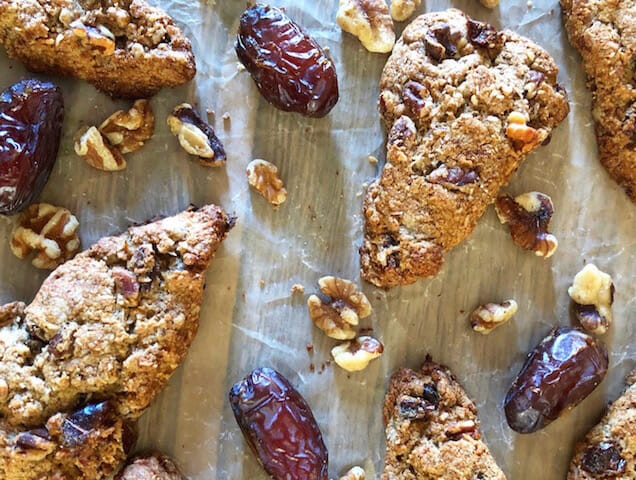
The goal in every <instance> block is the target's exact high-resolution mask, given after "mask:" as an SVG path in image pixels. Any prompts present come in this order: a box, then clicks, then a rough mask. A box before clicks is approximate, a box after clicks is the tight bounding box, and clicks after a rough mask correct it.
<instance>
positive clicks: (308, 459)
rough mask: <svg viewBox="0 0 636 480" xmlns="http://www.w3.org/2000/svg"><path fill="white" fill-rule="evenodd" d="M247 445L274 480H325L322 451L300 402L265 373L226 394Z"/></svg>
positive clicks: (271, 373)
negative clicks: (228, 396)
mask: <svg viewBox="0 0 636 480" xmlns="http://www.w3.org/2000/svg"><path fill="white" fill-rule="evenodd" d="M230 404H231V405H232V410H233V412H234V416H235V417H236V421H237V422H238V424H239V427H241V430H242V431H243V435H244V436H245V439H246V440H247V443H248V444H249V446H250V447H251V449H252V450H253V451H254V453H255V454H256V455H257V457H258V460H259V461H260V462H261V464H262V465H263V467H264V468H265V470H266V471H267V473H269V474H270V475H271V476H272V477H273V478H274V479H275V480H326V479H327V460H328V455H327V448H326V447H325V444H324V442H323V440H322V434H321V433H320V429H319V428H318V424H317V423H316V420H315V418H314V415H313V414H312V413H311V409H310V408H309V405H308V404H307V402H306V401H305V399H304V398H303V397H302V396H301V395H300V393H298V391H296V389H294V387H292V386H291V384H290V383H289V381H288V380H287V379H286V378H285V377H283V376H282V375H281V374H280V373H278V372H277V371H275V370H272V369H271V368H257V369H256V370H254V371H253V372H252V373H250V374H249V375H248V376H247V377H245V378H244V379H243V380H242V381H240V382H238V383H237V384H235V385H234V386H233V387H232V389H231V390H230Z"/></svg>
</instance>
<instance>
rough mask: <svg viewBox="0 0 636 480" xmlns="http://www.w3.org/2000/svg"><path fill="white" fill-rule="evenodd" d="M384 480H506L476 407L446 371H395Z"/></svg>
mask: <svg viewBox="0 0 636 480" xmlns="http://www.w3.org/2000/svg"><path fill="white" fill-rule="evenodd" d="M383 419H384V424H385V425H386V438H387V440H386V460H385V468H384V473H383V474H382V480H416V479H429V480H433V479H436V478H439V479H444V480H475V479H480V480H495V479H496V480H505V478H506V477H505V476H504V474H503V472H502V471H501V469H500V468H499V467H498V466H497V463H496V462H495V459H494V458H493V457H492V455H491V454H490V451H489V450H488V447H487V446H486V444H485V443H484V442H483V441H482V440H481V432H480V429H479V419H478V418H477V408H476V407H475V404H474V403H473V401H472V400H471V399H470V398H468V396H467V395H466V392H465V391H464V389H463V388H462V387H461V385H460V384H459V383H458V382H457V380H456V379H455V377H454V375H453V374H452V373H451V372H450V370H448V369H447V368H446V367H443V366H441V365H438V364H437V363H435V362H433V361H432V360H431V359H430V357H429V358H427V359H426V362H424V365H422V368H421V369H420V371H418V372H416V371H413V370H410V369H408V368H402V369H400V370H398V371H396V372H395V373H394V374H393V375H392V376H391V379H390V380H389V387H388V389H387V393H386V397H385V400H384V411H383Z"/></svg>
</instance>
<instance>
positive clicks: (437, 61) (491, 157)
mask: <svg viewBox="0 0 636 480" xmlns="http://www.w3.org/2000/svg"><path fill="white" fill-rule="evenodd" d="M557 71H558V69H557V66H556V64H555V63H554V60H553V59H552V58H551V57H550V55H549V54H548V53H547V52H546V51H545V50H543V49H542V48H541V47H539V46H538V45H536V44H535V43H533V42H532V41H530V40H528V39H526V38H523V37H520V36H519V35H517V34H515V33H514V32H511V31H508V30H505V31H503V32H497V31H495V30H494V29H493V28H492V27H490V26H489V25H486V24H483V23H481V22H474V21H472V20H471V19H469V17H467V16H466V15H465V14H464V13H462V12H461V11H459V10H456V9H450V10H446V11H442V12H436V13H428V14H425V15H421V16H420V17H418V18H416V19H415V20H414V21H413V22H412V23H411V24H410V25H409V26H408V27H407V28H406V29H405V30H404V33H403V34H402V37H401V38H400V40H399V41H398V43H397V44H396V46H395V48H394V49H393V54H392V55H391V57H390V58H389V60H388V62H387V64H386V66H385V67H384V72H383V74H382V79H381V83H380V88H381V94H380V114H381V117H382V119H383V121H384V123H385V124H386V128H387V130H388V131H389V138H388V145H387V162H386V164H385V166H384V168H383V170H382V173H381V175H380V178H379V179H378V180H376V181H375V182H374V183H373V184H372V185H371V186H370V187H369V189H368V191H367V194H366V197H365V201H364V220H365V228H364V243H363V245H362V248H361V251H360V253H361V269H362V276H363V278H365V279H366V280H367V281H369V282H371V283H373V284H375V285H376V286H379V287H383V288H389V287H393V286H396V285H405V284H410V283H413V282H415V281H416V280H418V279H419V278H422V277H430V276H433V275H435V274H437V272H438V271H439V269H440V268H441V265H442V262H443V254H444V252H446V251H448V250H449V249H451V248H452V247H454V246H455V245H457V244H458V243H459V242H461V241H462V240H463V239H465V238H466V237H467V236H468V235H469V234H470V233H471V232H472V230H473V229H474V228H475V226H476V224H477V221H478V220H479V218H480V217H481V216H482V214H483V213H484V211H485V210H486V208H487V206H488V205H490V204H491V203H492V202H493V201H494V200H495V198H496V195H497V192H498V191H499V189H500V187H501V186H502V185H505V184H506V183H508V181H509V180H510V177H511V176H512V174H513V173H514V172H515V170H516V169H517V168H518V167H519V165H520V163H521V161H522V160H523V159H524V158H525V156H526V155H527V153H529V152H530V151H532V150H534V149H535V148H538V147H539V146H540V145H541V144H542V143H543V142H546V141H548V140H549V138H550V134H551V131H552V129H553V128H554V127H556V126H557V125H558V124H559V123H560V122H561V121H562V120H563V119H564V118H565V117H566V116H567V113H568V111H569V107H568V103H567V96H566V94H565V92H564V90H563V89H562V88H561V87H560V86H559V85H558V84H557V83H556V77H557ZM513 121H514V122H519V121H521V122H522V123H521V124H519V123H515V124H514V125H512V123H513ZM524 122H525V123H524ZM511 125H512V126H511ZM513 128H514V129H515V131H512V129H513ZM510 135H513V136H514V137H516V138H512V137H511V136H510Z"/></svg>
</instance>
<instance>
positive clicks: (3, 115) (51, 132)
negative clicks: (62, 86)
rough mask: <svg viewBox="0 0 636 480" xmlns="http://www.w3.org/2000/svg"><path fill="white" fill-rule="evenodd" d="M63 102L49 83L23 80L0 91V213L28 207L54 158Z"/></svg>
mask: <svg viewBox="0 0 636 480" xmlns="http://www.w3.org/2000/svg"><path fill="white" fill-rule="evenodd" d="M63 119H64V101H63V99H62V93H61V92H60V90H59V89H58V88H57V87H56V86H55V85H53V84H52V83H48V82H40V81H39V80H22V81H21V82H18V83H16V84H14V85H12V86H11V87H9V88H8V89H6V90H5V91H4V92H2V94H0V213H2V214H11V213H15V212H18V211H20V210H22V209H23V208H25V207H27V206H28V205H29V203H31V202H32V201H33V200H34V199H35V198H36V197H37V196H38V195H39V194H40V192H41V191H42V189H43V188H44V185H46V182H47V181H48V179H49V175H50V174H51V170H53V166H54V165H55V160H56V159H57V150H58V148H59V145H60V135H61V133H62V121H63Z"/></svg>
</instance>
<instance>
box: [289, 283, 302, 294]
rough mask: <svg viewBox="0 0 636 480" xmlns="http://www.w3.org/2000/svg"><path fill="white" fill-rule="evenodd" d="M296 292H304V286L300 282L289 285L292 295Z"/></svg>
mask: <svg viewBox="0 0 636 480" xmlns="http://www.w3.org/2000/svg"><path fill="white" fill-rule="evenodd" d="M296 293H305V287H304V286H303V285H301V284H300V283H294V284H293V285H292V286H291V294H292V295H294V294H296Z"/></svg>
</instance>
